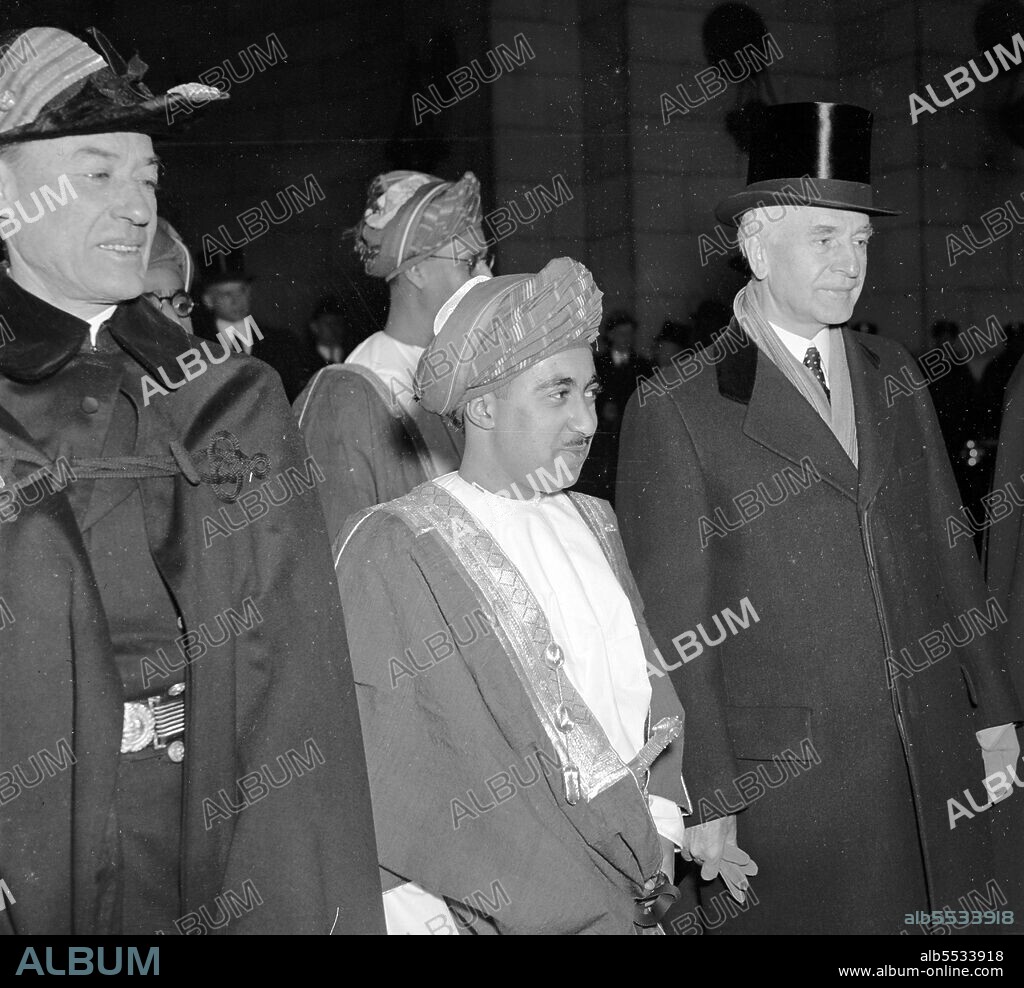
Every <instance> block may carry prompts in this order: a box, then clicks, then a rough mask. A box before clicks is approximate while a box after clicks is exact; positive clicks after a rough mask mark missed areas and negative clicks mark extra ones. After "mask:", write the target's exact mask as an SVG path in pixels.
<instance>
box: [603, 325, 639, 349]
mask: <svg viewBox="0 0 1024 988" xmlns="http://www.w3.org/2000/svg"><path fill="white" fill-rule="evenodd" d="M635 335H636V326H634V325H633V324H632V323H631V322H620V323H618V324H617V325H615V326H612V328H611V329H609V330H608V344H609V346H611V348H612V349H613V350H619V351H621V352H622V353H632V352H633V337H634V336H635Z"/></svg>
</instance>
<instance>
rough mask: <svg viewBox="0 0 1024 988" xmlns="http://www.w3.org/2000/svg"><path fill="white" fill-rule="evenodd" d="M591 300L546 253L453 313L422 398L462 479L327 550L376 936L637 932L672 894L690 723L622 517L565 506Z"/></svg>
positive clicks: (435, 345)
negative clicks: (370, 856) (380, 926)
mask: <svg viewBox="0 0 1024 988" xmlns="http://www.w3.org/2000/svg"><path fill="white" fill-rule="evenodd" d="M600 299H601V293H600V292H599V291H598V290H597V288H596V287H595V285H594V282H593V280H592V279H591V276H590V272H589V271H587V269H586V268H584V267H583V266H582V265H581V264H578V263H576V262H575V261H571V260H569V259H568V258H559V259H558V260H555V261H552V262H551V263H550V264H548V265H547V267H545V268H544V270H543V271H541V272H540V273H539V274H536V275H508V276H504V277H499V278H493V279H489V280H486V281H483V282H480V283H478V284H475V285H473V286H471V287H469V288H468V289H467V290H466V291H465V292H463V293H462V294H461V296H460V297H459V298H458V299H453V300H452V301H451V302H450V303H449V304H448V305H446V306H445V307H444V309H443V310H442V311H441V312H440V313H439V314H438V317H437V321H436V327H435V332H436V336H435V338H434V340H433V341H432V342H431V344H430V346H429V347H427V349H426V351H425V353H424V354H423V357H422V358H421V359H420V362H419V366H418V369H417V372H416V378H415V388H416V392H417V394H418V395H419V399H420V402H421V404H422V405H423V407H424V408H425V409H426V410H427V411H429V412H433V413H435V414H437V415H441V416H445V417H447V418H448V419H449V420H451V421H453V422H457V423H461V425H462V426H463V427H464V429H465V437H466V439H465V455H464V457H463V460H462V464H461V466H460V468H459V470H458V472H450V473H447V474H445V475H443V476H441V477H438V478H436V479H435V480H433V481H428V482H426V483H424V484H422V485H420V486H419V487H417V488H416V489H415V490H413V491H412V492H411V493H409V494H408V495H406V496H404V497H402V498H400V499H398V500H396V501H392V502H390V503H388V504H384V505H380V506H378V507H375V508H371V509H369V510H367V511H364V512H362V513H361V514H359V515H358V516H356V517H355V518H353V519H351V521H350V522H349V524H348V525H347V526H346V528H345V530H344V531H343V533H342V536H341V538H340V540H339V542H338V544H337V547H336V570H337V574H338V579H339V585H340V589H341V596H342V601H343V606H344V609H345V616H346V624H347V628H348V634H349V643H350V648H351V655H352V662H353V668H354V670H355V679H356V691H357V697H358V699H359V704H360V715H361V722H362V725H363V732H364V744H365V747H366V752H367V764H368V767H369V772H370V789H371V795H372V799H373V807H374V819H375V823H376V827H377V845H378V854H379V859H380V866H381V877H382V886H383V888H384V889H385V895H384V908H385V915H386V917H387V921H388V931H389V933H392V934H395V933H423V934H427V933H439V932H445V933H455V932H458V931H459V930H472V931H473V932H477V933H556V934H569V933H601V934H623V933H625V934H631V933H634V932H638V931H642V930H657V929H658V925H657V924H658V919H659V918H660V916H661V914H662V913H663V912H664V910H665V908H667V905H668V904H669V903H670V902H671V901H672V900H673V898H674V895H675V889H674V888H673V887H672V886H671V885H670V884H669V879H668V877H667V875H670V874H671V872H672V864H671V862H672V861H673V847H674V846H675V845H685V844H686V843H687V841H686V837H685V835H684V828H683V823H682V817H681V814H680V807H682V808H683V810H684V811H686V812H689V799H688V796H687V794H686V788H685V785H684V784H683V780H682V776H681V771H680V763H681V758H682V740H681V737H680V733H681V730H682V721H683V711H682V708H681V706H680V704H679V700H678V699H677V697H676V694H675V692H674V691H673V689H672V687H671V685H670V684H669V682H668V681H667V680H664V679H656V680H655V681H654V684H653V685H652V683H651V681H650V680H649V678H648V662H650V661H652V660H653V659H654V655H653V647H652V644H651V639H650V635H649V634H648V632H647V627H646V624H645V623H644V620H643V607H642V604H641V602H640V599H639V597H638V595H637V593H636V588H635V586H634V583H633V579H632V577H631V575H630V572H629V568H628V566H627V564H626V561H625V556H624V554H623V550H622V545H621V542H620V540H619V536H618V533H617V526H616V524H615V517H614V515H613V514H612V512H611V510H610V508H609V507H608V505H607V503H606V502H603V501H599V500H597V499H595V498H591V497H587V496H585V495H578V494H571V493H566V492H565V490H564V488H567V487H570V486H571V485H572V484H574V483H575V482H576V479H577V477H578V475H579V472H580V469H581V467H582V466H583V462H584V460H585V459H586V455H587V452H588V449H589V446H590V440H591V438H592V436H593V434H594V430H595V428H596V424H597V423H596V416H595V412H594V402H595V397H596V394H597V389H598V385H597V378H596V375H595V373H594V361H593V357H592V354H591V350H590V343H591V341H592V340H593V339H594V338H595V336H596V335H597V328H598V324H599V322H600V318H601V305H600ZM731 856H732V858H733V859H734V860H735V861H736V865H735V868H734V869H733V870H732V871H730V872H729V876H730V880H731V881H733V883H734V884H733V888H734V889H735V892H736V894H737V896H740V897H742V895H743V892H742V887H743V886H745V884H746V879H745V878H744V874H743V868H744V867H746V870H747V872H750V871H751V866H750V864H749V861H748V860H747V859H745V856H743V854H742V852H740V851H739V850H738V849H734V851H733V853H732V855H731Z"/></svg>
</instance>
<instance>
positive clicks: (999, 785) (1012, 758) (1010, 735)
mask: <svg viewBox="0 0 1024 988" xmlns="http://www.w3.org/2000/svg"><path fill="white" fill-rule="evenodd" d="M977 738H978V744H980V745H981V758H982V761H983V762H984V764H985V788H986V789H987V790H988V794H989V798H990V799H991V800H992V802H993V803H998V802H1000V800H1003V799H1006V798H1007V797H1008V796H1010V795H1012V794H1013V776H1011V774H1010V773H1011V772H1012V773H1013V775H1017V759H1018V758H1020V742H1019V741H1018V740H1017V731H1016V729H1015V728H1014V726H1013V724H1000V725H999V726H998V727H988V728H986V729H985V730H983V731H978V734H977ZM997 776H999V777H1001V778H1002V782H996V783H995V784H994V785H989V780H990V779H995V778H996V777H997Z"/></svg>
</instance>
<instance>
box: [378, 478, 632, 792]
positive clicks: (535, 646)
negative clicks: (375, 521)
mask: <svg viewBox="0 0 1024 988" xmlns="http://www.w3.org/2000/svg"><path fill="white" fill-rule="evenodd" d="M385 510H395V509H394V508H391V507H388V508H386V509H385ZM398 511H400V513H401V514H402V515H404V516H405V517H406V518H407V519H408V521H409V522H410V523H412V524H413V526H414V527H415V528H416V529H418V530H433V531H436V532H437V534H438V536H439V537H440V538H441V539H442V540H443V541H444V543H445V545H447V546H448V548H449V549H450V550H451V552H452V553H453V555H454V556H455V558H456V559H457V560H458V561H459V563H460V564H461V565H462V566H463V567H464V568H465V570H466V572H467V573H468V575H469V577H470V578H471V579H472V580H473V582H474V583H475V584H476V585H477V587H478V588H479V590H480V593H481V595H482V601H483V603H484V604H485V605H486V607H487V608H488V609H489V610H490V611H491V613H492V615H493V617H494V620H493V621H492V625H493V627H494V631H495V634H496V635H497V636H498V638H499V640H500V641H501V643H502V645H503V646H504V648H505V650H506V652H507V653H508V655H509V656H510V658H511V660H512V667H513V669H514V670H515V673H516V676H517V677H518V679H519V682H520V684H521V685H522V687H523V690H524V691H525V693H526V695H527V697H529V700H530V704H531V706H532V707H533V710H534V713H535V714H536V715H537V719H538V720H539V721H540V722H541V724H542V725H543V727H544V731H545V733H546V734H547V736H548V740H549V741H550V742H551V746H552V747H553V748H554V750H555V752H556V753H557V754H558V758H559V761H560V762H561V764H562V774H563V779H564V783H565V789H566V799H567V800H568V801H569V802H570V803H574V802H576V799H574V798H572V797H573V796H574V795H576V793H575V792H574V791H573V790H574V789H575V790H578V794H579V795H580V796H582V798H583V799H584V800H585V801H587V802H589V801H590V800H591V799H593V798H594V797H595V796H597V795H599V794H600V793H602V792H604V791H605V790H606V789H608V788H610V787H611V786H612V785H614V784H615V783H616V782H618V781H619V779H622V778H633V773H632V772H631V771H630V770H629V767H628V766H627V765H626V764H625V763H624V762H623V761H622V759H621V758H619V756H618V754H617V753H616V751H615V749H614V748H613V747H612V745H611V743H610V742H609V741H608V737H607V735H606V734H605V733H604V730H603V729H602V728H601V725H600V723H599V722H598V720H597V718H596V717H595V716H594V715H593V713H592V712H591V710H590V708H589V707H588V706H587V705H586V703H584V701H583V699H582V698H581V697H580V695H579V694H578V693H577V692H576V690H575V689H573V687H572V684H571V683H570V682H569V681H568V677H566V676H564V675H560V674H559V667H560V665H561V662H559V661H558V659H559V658H560V657H561V649H560V647H559V646H558V644H557V643H556V642H554V641H552V638H551V628H550V626H549V624H548V620H547V617H546V616H545V615H544V611H543V609H542V608H541V607H540V605H539V604H538V603H537V600H536V598H535V597H534V595H533V593H532V591H531V590H530V588H529V586H528V585H527V583H526V581H525V580H524V579H523V576H522V574H521V573H520V572H519V570H518V569H516V567H515V565H514V564H513V563H512V562H511V560H509V558H508V557H507V556H506V555H505V553H504V552H503V551H502V549H501V547H500V546H499V545H498V544H497V542H495V540H494V539H493V538H492V537H491V535H490V533H489V532H487V531H486V530H485V529H484V528H483V527H482V526H481V525H480V523H479V522H478V521H477V520H476V518H475V517H474V516H473V515H472V514H471V513H470V512H469V511H467V510H466V508H465V507H464V506H463V505H462V503H461V502H460V501H458V500H457V499H456V498H454V497H452V496H451V495H450V494H449V493H448V492H447V491H446V490H444V488H442V487H439V486H438V485H437V484H433V483H428V484H424V485H422V486H421V487H418V488H417V489H416V490H415V491H413V492H412V493H411V494H410V495H408V496H407V497H405V498H403V499H402V505H401V508H399V509H398ZM601 548H602V550H604V551H605V552H606V553H607V551H608V550H607V546H606V544H605V543H604V542H602V544H601ZM560 724H561V725H562V727H559V725H560ZM574 769H575V772H574V771H573V770H574ZM637 792H638V793H640V794H641V795H642V793H641V790H640V787H639V784H638V785H637ZM645 806H646V801H645Z"/></svg>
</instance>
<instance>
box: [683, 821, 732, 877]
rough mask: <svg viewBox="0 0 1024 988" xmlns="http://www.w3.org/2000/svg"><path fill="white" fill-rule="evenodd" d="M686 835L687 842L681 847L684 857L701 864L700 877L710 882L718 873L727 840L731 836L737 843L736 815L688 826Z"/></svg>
mask: <svg viewBox="0 0 1024 988" xmlns="http://www.w3.org/2000/svg"><path fill="white" fill-rule="evenodd" d="M684 837H685V840H686V844H685V846H684V847H682V848H680V850H681V852H682V855H683V857H684V858H685V859H686V860H687V861H694V862H696V863H697V864H699V865H701V866H702V867H701V869H700V877H701V878H703V879H704V881H705V882H710V881H711V880H712V879H713V878H714V877H715V876H716V875H717V874H718V870H719V867H720V866H721V861H722V853H723V852H724V851H725V844H726V841H728V840H729V839H730V838H731V839H732V842H733V843H734V844H735V843H736V816H735V814H733V815H732V816H723V817H719V818H718V819H717V820H712V821H710V823H701V824H699V825H698V826H696V827H692V826H691V827H687V828H686V833H685V835H684Z"/></svg>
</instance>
